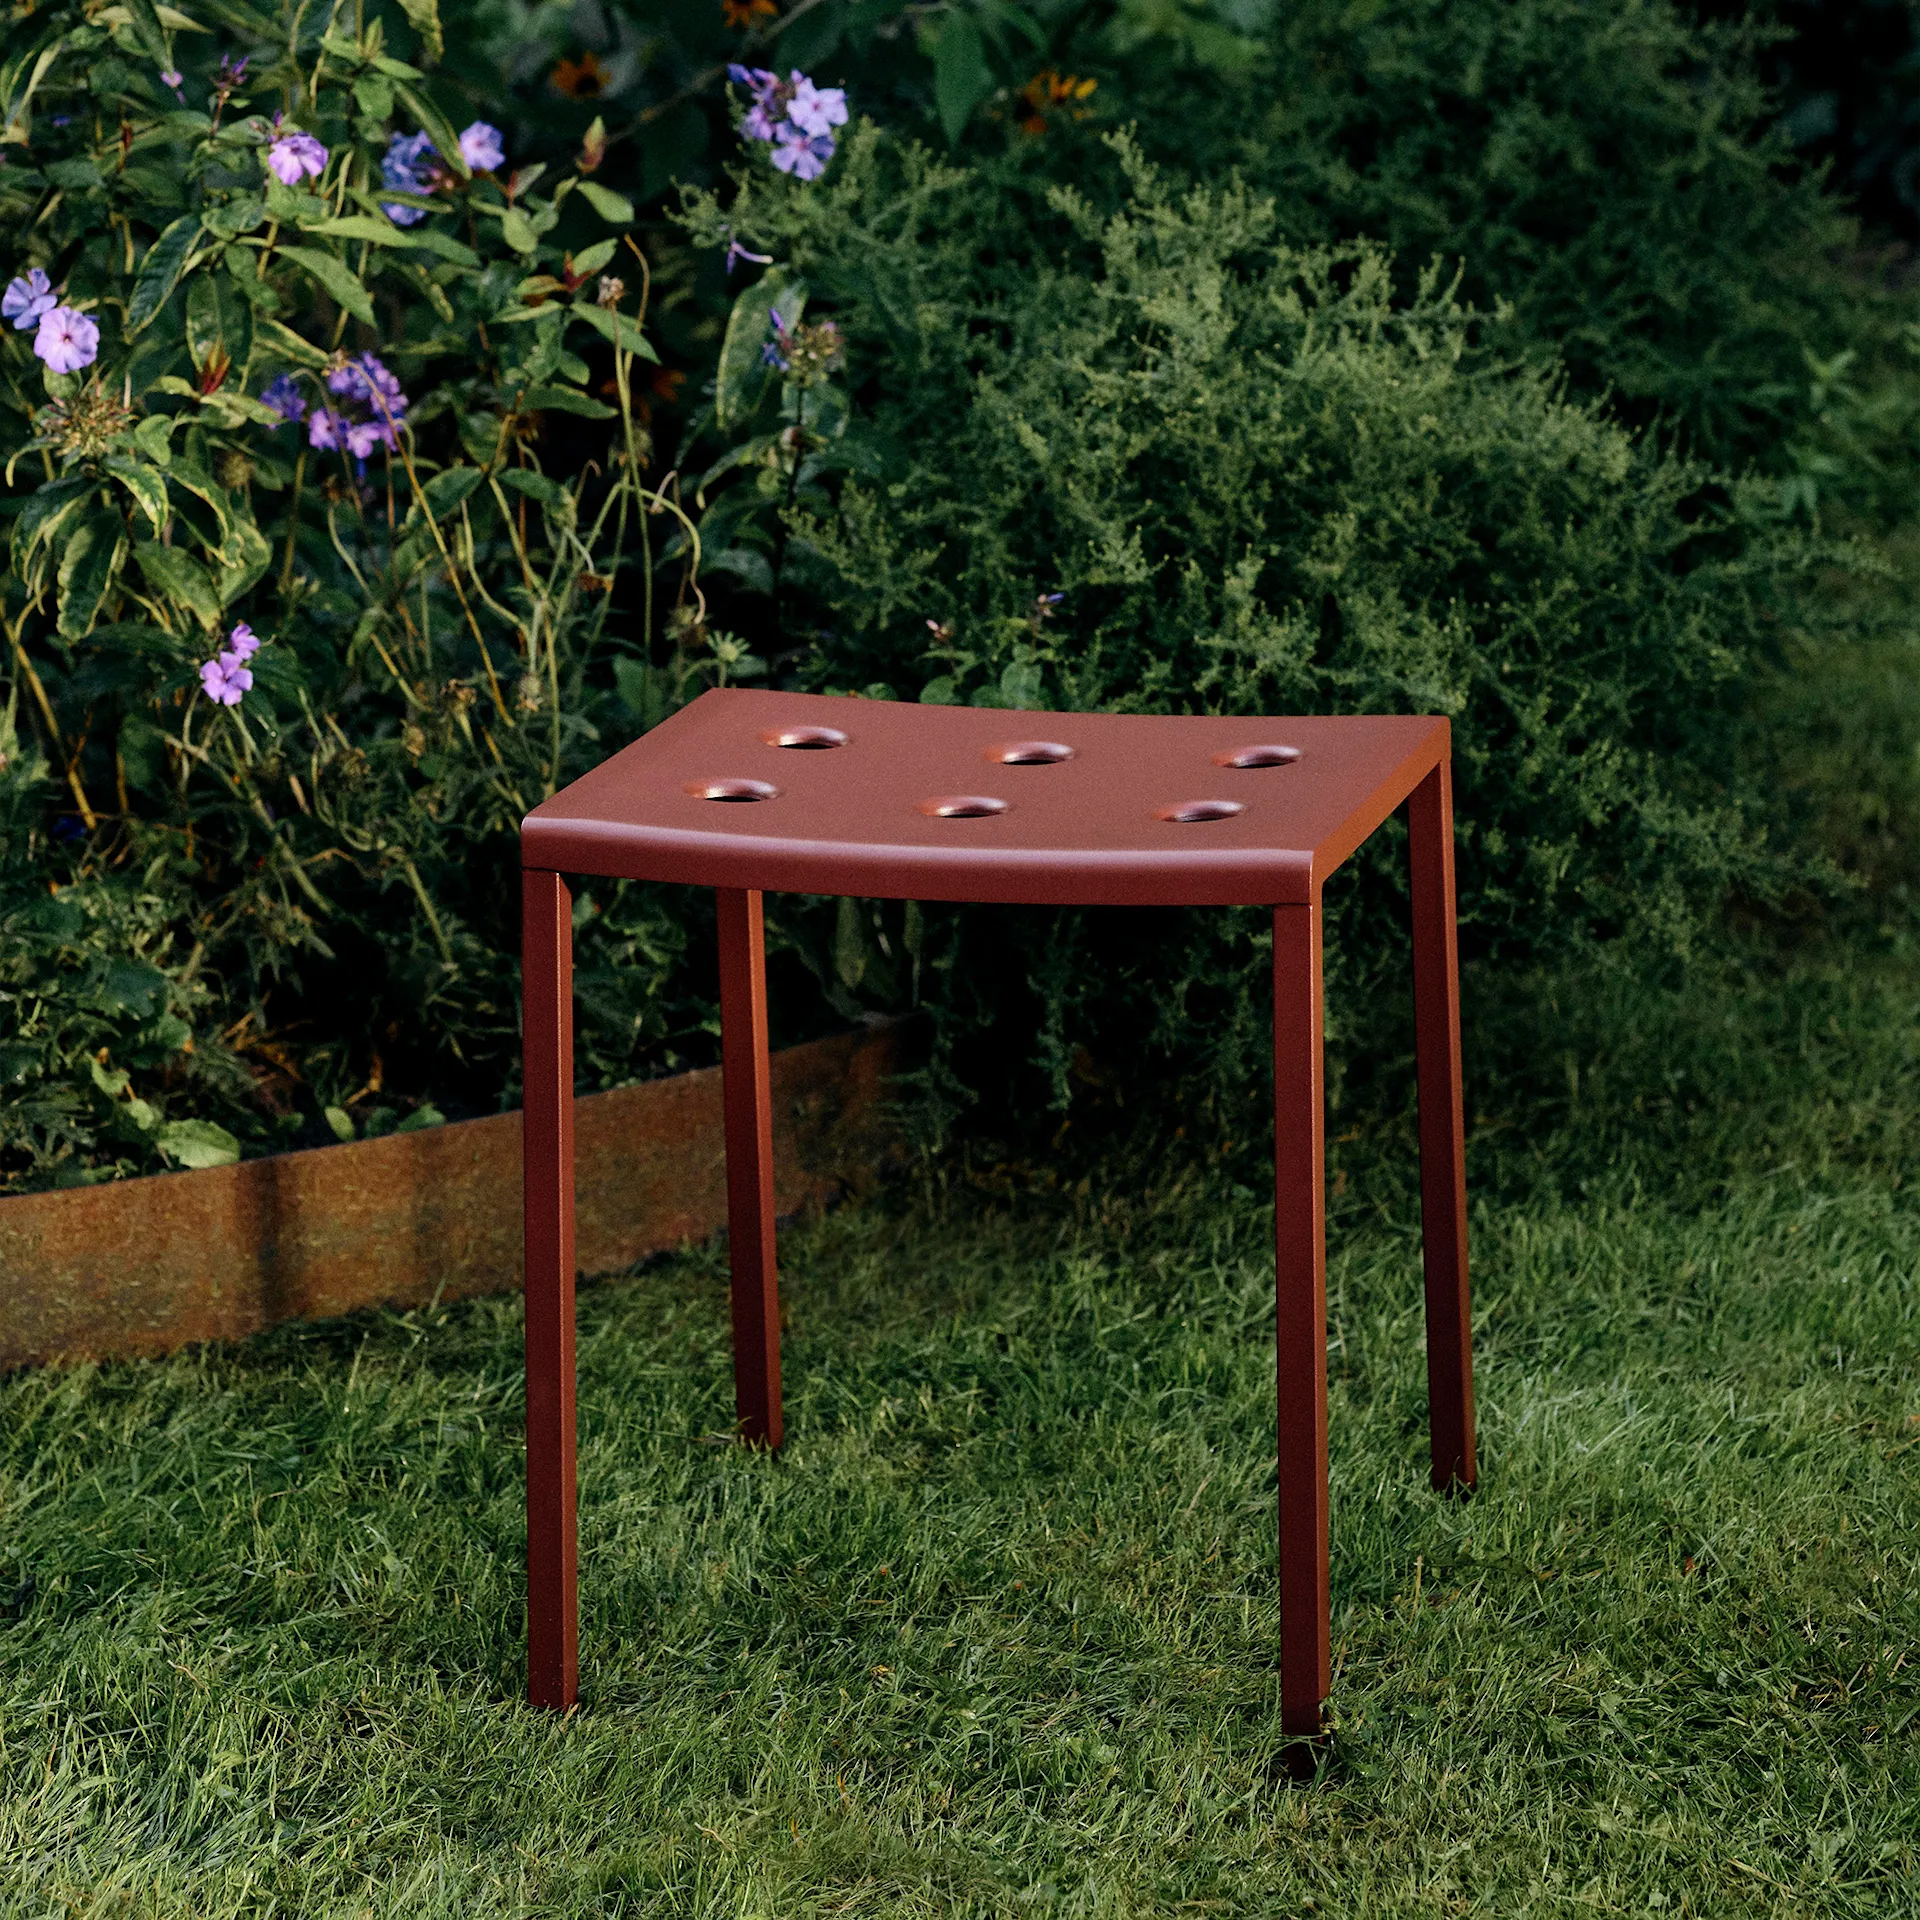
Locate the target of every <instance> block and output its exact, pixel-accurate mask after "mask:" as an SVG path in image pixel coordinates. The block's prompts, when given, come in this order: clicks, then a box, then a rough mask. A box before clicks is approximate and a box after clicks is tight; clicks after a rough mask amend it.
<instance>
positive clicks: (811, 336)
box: [760, 307, 846, 387]
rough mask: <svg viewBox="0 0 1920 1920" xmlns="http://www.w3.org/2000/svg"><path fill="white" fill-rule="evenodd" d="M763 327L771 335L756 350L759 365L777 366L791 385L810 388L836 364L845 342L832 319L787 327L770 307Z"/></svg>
mask: <svg viewBox="0 0 1920 1920" xmlns="http://www.w3.org/2000/svg"><path fill="white" fill-rule="evenodd" d="M767 327H768V331H769V332H770V333H771V334H772V336H773V337H772V338H771V339H770V340H768V342H767V343H766V345H765V346H763V347H762V348H761V349H760V360H761V364H762V365H763V366H769V367H776V368H778V369H779V371H780V372H782V373H784V374H785V375H786V376H787V378H788V380H790V381H791V382H792V383H793V384H794V385H795V386H798V387H810V386H812V385H814V384H815V382H817V381H820V380H824V379H825V378H826V376H827V375H828V374H830V373H831V372H832V371H833V370H834V368H836V367H837V366H839V364H840V362H841V359H842V357H843V354H844V350H845V345H846V343H845V342H844V341H843V340H842V339H841V337H840V329H839V327H838V326H837V325H835V323H834V322H833V321H831V320H818V321H815V322H814V324H813V325H812V326H810V327H800V326H789V325H788V324H787V322H786V320H785V319H784V318H783V317H782V315H781V312H780V309H779V308H778V307H774V308H771V309H770V310H769V311H768V314H767Z"/></svg>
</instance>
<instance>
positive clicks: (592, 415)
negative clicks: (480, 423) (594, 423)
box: [520, 387, 614, 420]
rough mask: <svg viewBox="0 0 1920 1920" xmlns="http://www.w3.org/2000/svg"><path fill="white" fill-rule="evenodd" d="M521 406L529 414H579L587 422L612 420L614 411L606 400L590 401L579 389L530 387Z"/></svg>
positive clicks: (521, 401)
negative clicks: (545, 412) (549, 411)
mask: <svg viewBox="0 0 1920 1920" xmlns="http://www.w3.org/2000/svg"><path fill="white" fill-rule="evenodd" d="M520 405H521V407H522V408H523V409H524V410H525V411H526V412H528V413H539V412H544V411H547V410H549V409H550V410H552V411H554V412H558V413H577V414H579V415H580V416H581V417H582V418H583V419H586V420H610V419H611V418H612V417H613V411H614V410H613V408H611V407H610V406H608V405H607V403H606V402H605V401H604V400H589V399H588V398H587V396H586V395H585V394H584V393H582V392H580V390H579V389H578V388H577V387H529V388H528V389H527V390H526V392H525V393H524V394H522V395H521V398H520Z"/></svg>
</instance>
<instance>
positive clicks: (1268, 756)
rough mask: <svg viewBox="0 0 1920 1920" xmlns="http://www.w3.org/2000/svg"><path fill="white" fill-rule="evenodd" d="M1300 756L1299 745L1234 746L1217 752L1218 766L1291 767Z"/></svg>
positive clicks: (1214, 759)
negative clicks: (1223, 751)
mask: <svg viewBox="0 0 1920 1920" xmlns="http://www.w3.org/2000/svg"><path fill="white" fill-rule="evenodd" d="M1299 758H1300V749H1299V748H1298V747H1233V748H1230V749H1229V750H1228V751H1227V752H1225V753H1216V754H1215V755H1214V756H1213V764H1214V765H1215V766H1216V767H1290V766H1292V765H1293V763H1294V762H1295V761H1296V760H1298V759H1299Z"/></svg>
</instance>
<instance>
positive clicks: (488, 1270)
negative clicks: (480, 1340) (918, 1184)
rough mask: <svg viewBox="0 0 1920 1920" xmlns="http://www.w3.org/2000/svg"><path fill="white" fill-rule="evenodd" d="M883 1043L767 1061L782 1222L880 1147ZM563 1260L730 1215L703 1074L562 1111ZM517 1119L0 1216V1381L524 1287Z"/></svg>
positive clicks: (35, 1203)
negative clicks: (46, 1368) (570, 1172)
mask: <svg viewBox="0 0 1920 1920" xmlns="http://www.w3.org/2000/svg"><path fill="white" fill-rule="evenodd" d="M904 1063H905V1041H904V1038H903V1033H902V1030H901V1028H900V1027H898V1026H893V1027H883V1028H878V1029H875V1030H873V1031H870V1032H867V1033H859V1034H840V1035H835V1036H834V1037H832V1038H830V1039H826V1040H815V1041H811V1042H809V1043H808V1044H807V1045H805V1046H800V1047H791V1048H787V1049H785V1050H784V1051H782V1052H780V1053H776V1054H775V1055H774V1056H773V1142H774V1190H775V1194H776V1199H777V1204H778V1205H779V1207H780V1209H781V1211H782V1212H795V1211H798V1210H799V1209H800V1208H802V1207H803V1206H805V1205H806V1204H807V1203H808V1202H809V1201H815V1200H820V1199H824V1198H826V1197H828V1196H830V1195H831V1194H832V1193H833V1192H834V1191H835V1190H837V1189H839V1188H841V1187H843V1186H849V1185H851V1186H858V1185H859V1184H860V1183H861V1182H862V1180H863V1179H865V1178H868V1177H870V1176H871V1175H872V1173H873V1172H874V1170H875V1169H876V1168H877V1167H878V1166H879V1164H880V1163H881V1161H882V1160H883V1159H884V1158H885V1156H886V1154H887V1152H888V1151H889V1149H890V1147H891V1146H892V1144H893V1135H892V1133H891V1130H890V1128H889V1126H888V1122H887V1113H886V1105H887V1097H888V1096H887V1087H886V1080H887V1076H888V1075H889V1074H892V1073H897V1072H899V1071H900V1070H901V1068H902V1066H903V1065H904ZM575 1129H576V1135H575V1137H576V1143H577V1145H576V1153H577V1159H576V1176H575V1177H576V1181H577V1192H578V1210H579V1255H578V1257H579V1264H580V1270H581V1272H582V1273H585V1274H596V1273H614V1272H618V1271H619V1270H620V1269H621V1268H623V1267H628V1266H631V1265H632V1264H633V1263H634V1262H635V1261H636V1260H640V1259H644V1258H645V1257H646V1256H647V1255H648V1254H651V1253H659V1252H662V1251H664V1250H666V1249H669V1248H672V1247H676V1246H678V1245H680V1244H681V1243H682V1242H683V1241H688V1240H701V1239H705V1238H706V1237H707V1236H708V1235H710V1234H712V1233H714V1232H717V1231H718V1230H719V1229H720V1228H721V1227H723V1226H724V1225H725V1224H726V1220H727V1179H726V1159H725V1153H724V1144H723V1134H722V1116H721V1099H720V1069H719V1068H718V1067H710V1068H705V1069H703V1070H701V1071H700V1072H697V1073H683V1074H676V1075H674V1076H673V1077H672V1078H670V1079H664V1080H650V1081H646V1082H644V1083H642V1084H641V1085H639V1086H636V1087H622V1088H620V1089H618V1090H617V1091H616V1092H613V1093H600V1094H590V1095H587V1096H586V1097H584V1098H582V1099H580V1100H579V1101H577V1102H576V1103H575ZM520 1163H521V1154H520V1115H519V1114H518V1113H503V1114H498V1115H495V1116H493V1117H491V1118H489V1119H485V1120H464V1121H458V1122H455V1123H454V1124H452V1125H449V1126H444V1127H434V1128H431V1129H428V1130H426V1131H423V1132H420V1133H405V1134H396V1135H390V1136H388V1137H387V1138H386V1139H383V1140H365V1141H356V1142H354V1143H352V1144H351V1145H345V1146H338V1147H320V1148H316V1149H314V1150H313V1151H311V1152H307V1153H287V1154H280V1155H277V1156H275V1157H274V1158H271V1159H266V1160H249V1161H245V1162H243V1163H241V1164H240V1165H239V1166H233V1167H213V1168H209V1169H207V1170H205V1171H203V1172H199V1173H175V1174H161V1175H157V1176H155V1177H153V1178H151V1179H144V1180H123V1181H118V1182H114V1183H112V1184H110V1185H105V1186H98V1187H79V1188H72V1189H69V1190H66V1191H63V1192H58V1193H31V1194H20V1195H16V1196H13V1197H11V1198H8V1199H4V1200H0V1367H16V1366H20V1365H23V1364H30V1363H41V1362H46V1361H51V1360H79V1359H107V1358H114V1357H120V1356H129V1355H142V1354H157V1353H167V1352H171V1351H172V1350H173V1349H174V1348H176V1347H181V1346H186V1345H188V1344H190V1343H191V1342H194V1341H198V1340H234V1339H240V1338H242V1337H244V1336H245V1335H247V1334H250V1333H258V1332H259V1331H260V1330H261V1329H262V1328H264V1327H270V1326H274V1325H277V1324H278V1323H279V1322H280V1321H283V1320H317V1319H325V1318H327V1317H328V1316H330V1315H333V1314H340V1313H351V1312H353V1311H354V1310H355V1309H357V1308H360V1307H371V1306H414V1305H418V1304H420V1303H422V1302H425V1301H428V1300H431V1299H433V1298H435V1296H436V1295H437V1296H438V1297H439V1298H440V1299H443V1300H458V1299H463V1298H466V1297H468V1296H470V1295H474V1294H481V1293H501V1292H505V1291H508V1290H509V1289H516V1288H518V1287H519V1285H520V1280H521V1273H522V1266H521V1221H520Z"/></svg>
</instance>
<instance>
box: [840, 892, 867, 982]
mask: <svg viewBox="0 0 1920 1920" xmlns="http://www.w3.org/2000/svg"><path fill="white" fill-rule="evenodd" d="M833 970H834V972H835V973H837V974H838V975H839V976H840V984H841V985H842V986H843V987H846V988H847V989H848V990H849V991H851V990H852V989H853V988H854V987H857V986H858V985H859V984H860V982H861V979H862V978H863V977H864V976H865V974H866V971H867V929H866V926H865V924H864V923H863V922H862V920H861V918H860V903H859V901H857V900H855V899H854V898H853V897H852V895H850V894H844V893H843V894H842V895H841V896H840V910H839V913H838V914H837V915H836V916H835V919H834V925H833Z"/></svg>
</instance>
